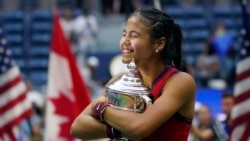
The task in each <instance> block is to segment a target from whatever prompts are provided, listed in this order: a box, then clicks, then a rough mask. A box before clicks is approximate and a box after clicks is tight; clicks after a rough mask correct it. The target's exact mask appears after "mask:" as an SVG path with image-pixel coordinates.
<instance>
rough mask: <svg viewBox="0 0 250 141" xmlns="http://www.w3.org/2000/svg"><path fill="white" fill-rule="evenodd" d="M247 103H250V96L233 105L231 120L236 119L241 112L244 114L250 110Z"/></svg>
mask: <svg viewBox="0 0 250 141" xmlns="http://www.w3.org/2000/svg"><path fill="white" fill-rule="evenodd" d="M249 105H250V98H249V99H247V100H245V101H242V102H240V103H239V104H237V105H235V106H234V108H233V110H232V114H231V118H232V120H234V119H236V118H237V117H239V116H241V115H242V114H245V113H246V112H250V109H249Z"/></svg>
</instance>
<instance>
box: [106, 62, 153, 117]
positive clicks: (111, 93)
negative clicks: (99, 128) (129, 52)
mask: <svg viewBox="0 0 250 141" xmlns="http://www.w3.org/2000/svg"><path fill="white" fill-rule="evenodd" d="M127 68H128V73H127V74H124V75H122V77H121V78H120V79H118V80H116V81H114V82H112V83H109V84H107V85H106V94H107V97H108V102H109V104H110V105H111V106H113V107H114V108H117V109H121V110H127V111H133V112H144V110H145V109H146V108H147V107H148V106H150V105H151V104H152V100H151V99H150V98H149V97H150V96H151V93H150V90H149V88H147V87H145V86H144V85H143V83H142V79H141V77H140V75H139V73H138V71H137V69H136V64H135V61H134V59H133V60H132V61H131V62H130V63H129V64H128V66H127Z"/></svg>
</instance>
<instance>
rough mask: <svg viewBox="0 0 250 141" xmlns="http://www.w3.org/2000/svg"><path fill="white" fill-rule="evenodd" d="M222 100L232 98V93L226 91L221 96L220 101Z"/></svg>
mask: <svg viewBox="0 0 250 141" xmlns="http://www.w3.org/2000/svg"><path fill="white" fill-rule="evenodd" d="M224 98H234V95H233V93H231V92H227V91H226V92H224V93H223V94H222V99H224Z"/></svg>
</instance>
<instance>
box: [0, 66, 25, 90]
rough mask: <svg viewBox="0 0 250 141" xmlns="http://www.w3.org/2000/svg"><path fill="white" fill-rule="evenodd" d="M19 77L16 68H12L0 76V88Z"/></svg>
mask: <svg viewBox="0 0 250 141" xmlns="http://www.w3.org/2000/svg"><path fill="white" fill-rule="evenodd" d="M19 75H20V71H19V69H18V67H16V66H15V67H12V68H11V69H10V70H9V71H7V72H6V73H4V74H2V75H1V76H0V87H1V86H3V85H5V84H6V83H8V82H9V81H10V80H13V79H14V78H16V77H17V76H19Z"/></svg>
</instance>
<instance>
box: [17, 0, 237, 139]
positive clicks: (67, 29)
mask: <svg viewBox="0 0 250 141" xmlns="http://www.w3.org/2000/svg"><path fill="white" fill-rule="evenodd" d="M161 3H162V4H164V5H168V4H169V5H180V6H184V7H186V6H190V5H211V3H213V4H216V5H223V6H227V5H233V4H234V3H236V0H235V1H234V0H213V2H211V0H202V1H198V0H177V1H175V0H161ZM75 4H76V5H75V6H72V5H62V6H61V7H60V9H61V11H60V12H61V13H60V14H61V19H60V22H61V26H62V29H63V31H64V33H65V37H66V38H67V40H68V41H69V43H70V45H71V49H72V52H73V53H74V55H75V57H76V60H77V64H78V65H79V68H80V72H81V74H82V77H83V79H84V82H85V83H86V85H87V87H88V88H89V91H90V93H91V97H92V99H94V98H96V97H97V96H99V94H100V92H101V91H102V90H103V88H104V84H105V82H106V81H100V80H95V77H94V76H95V74H96V71H97V69H98V66H99V64H100V61H99V59H98V58H97V57H96V56H87V55H86V54H87V53H88V52H89V51H90V50H91V48H93V47H95V46H96V38H97V36H98V31H99V28H100V27H99V24H100V23H99V22H98V21H99V20H98V18H97V16H96V14H95V12H96V10H97V7H98V6H97V2H96V1H92V0H78V1H75ZM83 5H89V6H83ZM143 5H151V6H153V5H154V1H151V0H103V1H102V8H101V9H102V11H101V13H102V16H103V17H107V16H110V15H114V14H115V15H119V14H126V15H128V14H130V13H131V12H132V11H133V10H134V9H136V8H138V7H140V6H143ZM76 7H78V8H81V11H80V14H78V15H77V16H76V14H75V13H74V8H76ZM235 42H236V41H234V38H233V37H232V35H230V33H229V32H228V30H227V27H226V26H225V25H224V24H223V23H218V24H217V25H215V28H214V31H213V32H212V33H211V35H210V36H209V37H208V38H207V40H206V41H204V45H203V47H202V52H201V53H200V54H199V55H198V57H197V59H196V60H195V63H194V64H189V63H188V62H186V60H184V67H183V70H184V71H187V72H188V73H190V74H191V75H193V77H194V78H195V80H196V83H197V87H204V88H206V87H212V88H219V89H225V88H228V87H233V85H234V78H235V65H236V48H235V46H234V44H235ZM26 85H27V88H28V99H29V100H30V102H31V103H32V105H33V109H34V115H33V116H32V117H31V118H30V119H28V120H26V121H24V122H22V124H21V129H22V131H23V132H22V134H20V141H22V140H25V138H26V139H27V140H31V141H41V140H42V137H43V126H44V119H43V118H44V107H45V97H44V95H45V94H44V93H43V92H39V91H37V90H35V89H33V87H32V82H31V81H29V80H27V81H26ZM232 106H233V94H232V93H230V92H225V93H224V94H223V95H222V97H221V111H222V113H220V114H218V115H216V116H215V117H213V116H212V115H211V111H210V110H211V109H210V108H209V107H208V106H207V105H204V104H202V103H199V102H197V104H196V107H195V108H196V115H195V120H194V122H193V127H192V130H191V133H190V141H213V140H218V139H220V141H225V140H226V139H227V138H228V135H229V133H230V128H229V127H230V113H231V109H232Z"/></svg>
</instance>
